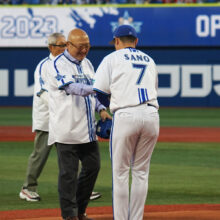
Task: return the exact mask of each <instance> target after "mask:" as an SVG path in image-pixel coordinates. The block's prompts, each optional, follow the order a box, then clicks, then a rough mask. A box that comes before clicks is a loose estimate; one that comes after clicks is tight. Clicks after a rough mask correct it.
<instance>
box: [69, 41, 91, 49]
mask: <svg viewBox="0 0 220 220" xmlns="http://www.w3.org/2000/svg"><path fill="white" fill-rule="evenodd" d="M68 43H70V44H71V45H72V46H73V47H75V48H76V49H77V50H83V49H86V50H88V49H89V48H90V47H91V45H90V44H84V45H79V46H76V45H75V44H73V43H72V42H70V41H68Z"/></svg>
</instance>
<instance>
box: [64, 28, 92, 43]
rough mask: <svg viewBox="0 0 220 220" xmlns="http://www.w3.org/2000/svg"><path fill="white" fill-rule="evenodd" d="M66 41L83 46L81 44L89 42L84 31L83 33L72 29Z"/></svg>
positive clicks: (77, 29)
mask: <svg viewBox="0 0 220 220" xmlns="http://www.w3.org/2000/svg"><path fill="white" fill-rule="evenodd" d="M68 41H70V42H72V43H78V44H81V43H82V44H83V43H85V42H86V43H88V42H89V36H88V35H87V33H86V32H85V31H83V30H82V29H80V28H76V29H73V30H72V31H70V33H69V35H68Z"/></svg>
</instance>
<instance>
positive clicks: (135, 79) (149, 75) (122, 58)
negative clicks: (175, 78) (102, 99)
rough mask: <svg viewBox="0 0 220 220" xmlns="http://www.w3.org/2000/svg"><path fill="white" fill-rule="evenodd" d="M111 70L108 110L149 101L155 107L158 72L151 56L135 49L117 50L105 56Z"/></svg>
mask: <svg viewBox="0 0 220 220" xmlns="http://www.w3.org/2000/svg"><path fill="white" fill-rule="evenodd" d="M106 61H107V63H108V64H109V65H108V66H109V67H110V68H111V70H110V81H111V83H110V91H111V104H110V109H111V110H112V111H113V112H114V111H115V110H117V109H119V108H125V107H129V106H137V105H139V104H141V103H145V102H150V103H153V104H154V105H155V106H156V107H157V105H158V104H157V101H156V100H157V71H156V66H155V63H154V61H153V59H152V58H151V57H149V56H148V55H147V54H145V53H143V52H141V51H140V50H137V49H135V48H125V49H121V50H117V51H115V52H113V53H111V54H110V55H109V56H107V57H106Z"/></svg>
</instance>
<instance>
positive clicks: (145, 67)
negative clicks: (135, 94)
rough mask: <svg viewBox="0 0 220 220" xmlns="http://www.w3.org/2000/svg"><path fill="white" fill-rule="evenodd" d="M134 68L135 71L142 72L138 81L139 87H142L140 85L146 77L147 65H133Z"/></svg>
mask: <svg viewBox="0 0 220 220" xmlns="http://www.w3.org/2000/svg"><path fill="white" fill-rule="evenodd" d="M132 66H133V67H134V68H135V69H140V70H141V72H140V75H139V77H138V79H137V82H136V84H137V85H140V84H141V81H142V79H143V77H144V74H145V71H146V69H147V65H144V64H135V63H132Z"/></svg>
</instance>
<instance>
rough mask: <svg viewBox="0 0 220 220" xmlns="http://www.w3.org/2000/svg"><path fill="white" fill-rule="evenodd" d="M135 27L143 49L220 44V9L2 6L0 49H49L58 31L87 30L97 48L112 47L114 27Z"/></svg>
mask: <svg viewBox="0 0 220 220" xmlns="http://www.w3.org/2000/svg"><path fill="white" fill-rule="evenodd" d="M121 24H130V25H132V26H133V27H134V28H135V29H136V31H137V33H138V38H139V45H140V46H210V47H215V46H220V6H217V5H216V6H215V7H214V6H213V7H199V6H198V7H187V6H186V7H178V6H177V7H150V6H149V7H135V8H134V7H94V6H93V7H89V6H88V7H77V6H64V7H59V6H51V7H48V6H45V7H37V6H36V7H35V6H34V7H28V6H24V7H1V8H0V47H46V46H47V37H48V36H49V35H50V34H51V33H54V32H62V33H63V34H64V35H65V36H68V33H69V31H70V30H72V29H74V28H82V29H84V30H85V31H86V32H87V33H88V35H89V37H90V40H91V45H92V46H95V47H106V46H110V45H109V44H108V42H109V41H110V40H112V36H113V31H114V29H115V28H116V27H117V26H119V25H121Z"/></svg>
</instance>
